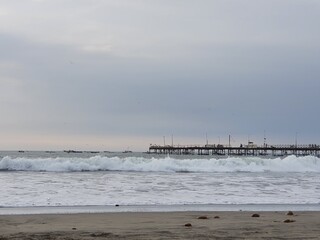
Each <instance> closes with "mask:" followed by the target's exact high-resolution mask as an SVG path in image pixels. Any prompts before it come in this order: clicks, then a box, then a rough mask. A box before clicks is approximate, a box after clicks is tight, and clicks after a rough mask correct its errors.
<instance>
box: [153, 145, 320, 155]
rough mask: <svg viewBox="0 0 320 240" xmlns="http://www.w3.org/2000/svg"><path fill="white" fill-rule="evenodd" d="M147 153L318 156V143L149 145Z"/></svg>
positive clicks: (319, 151) (319, 150)
mask: <svg viewBox="0 0 320 240" xmlns="http://www.w3.org/2000/svg"><path fill="white" fill-rule="evenodd" d="M149 153H153V154H176V155H229V156H261V155H270V156H288V155H296V156H307V155H313V156H317V157H320V145H316V144H309V145H297V146H296V145H264V146H248V145H245V146H240V147H234V146H225V145H220V144H217V145H203V146H201V145H185V146H181V145H173V146H172V145H165V146H160V145H150V147H149Z"/></svg>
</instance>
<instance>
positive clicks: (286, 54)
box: [0, 0, 320, 150]
mask: <svg viewBox="0 0 320 240" xmlns="http://www.w3.org/2000/svg"><path fill="white" fill-rule="evenodd" d="M28 4H30V5H28ZM2 5H3V8H2V9H4V10H3V11H2V12H0V20H1V18H2V19H3V20H7V21H6V22H9V24H8V25H9V27H6V26H5V24H0V51H1V56H0V83H1V85H2V91H1V90H0V93H1V97H0V105H1V109H2V113H3V115H2V118H1V120H0V130H1V131H2V132H4V133H6V134H7V135H8V136H9V135H10V134H13V133H15V134H19V133H23V134H28V135H30V137H31V136H32V134H34V135H37V134H44V133H45V134H48V137H50V135H52V134H58V135H61V136H73V135H82V136H83V137H84V138H85V137H86V136H89V135H90V136H91V137H92V136H97V137H99V138H100V137H105V138H106V139H107V138H108V137H109V136H119V138H121V137H122V140H121V141H122V142H123V143H120V142H119V148H120V144H124V145H126V137H127V138H128V136H130V137H135V136H136V137H142V138H143V137H145V139H146V140H145V141H146V145H145V146H146V147H147V145H148V143H149V142H148V141H149V139H156V138H159V139H161V136H163V135H170V134H175V135H177V136H181V138H184V137H185V138H186V139H192V138H194V139H195V141H198V140H199V138H201V137H203V136H204V134H205V133H206V132H207V133H208V134H209V135H210V136H212V138H214V139H217V136H221V135H227V134H229V133H233V134H235V135H236V136H237V138H238V139H239V141H240V139H241V141H243V139H245V138H246V137H247V135H248V134H249V135H251V136H252V137H253V138H254V137H256V139H258V138H260V137H261V135H262V134H263V131H264V130H266V131H267V132H268V134H269V135H270V136H271V137H273V139H274V140H275V141H280V140H290V139H291V138H292V135H294V134H295V132H299V135H300V136H301V141H305V142H310V141H311V142H312V141H317V142H319V140H320V139H319V138H318V135H319V132H318V130H317V119H318V118H319V113H318V111H317V107H318V106H317V105H318V102H319V100H320V98H319V94H318V93H317V90H318V89H319V87H320V86H319V85H320V82H319V77H320V70H319V69H320V66H319V63H320V61H319V60H320V59H319V58H320V57H319V56H320V54H319V53H320V44H319V42H320V41H319V40H320V39H319V38H320V30H319V28H318V26H317V22H319V20H320V19H319V18H320V17H319V15H318V12H319V8H320V5H319V3H318V2H317V1H308V2H305V1H281V2H278V1H268V2H261V1H241V2H239V1H231V2H225V1H203V3H202V4H199V3H197V4H195V3H194V2H193V1H183V2H182V1H153V2H152V3H151V2H149V1H136V2H135V3H133V2H132V1H121V3H119V1H95V2H91V1H90V2H88V1H84V0H83V1H77V2H75V1H61V2H60V1H57V2H55V4H53V3H52V2H51V1H32V3H31V2H30V1H26V3H25V7H26V10H25V11H22V8H20V7H19V5H18V4H17V2H15V1H8V2H5V3H2ZM62 9H64V10H62ZM58 10H59V11H58ZM60 10H61V11H60ZM15 13H16V14H15ZM19 14H21V15H19ZM1 22H3V21H1ZM33 26H34V27H33ZM159 136H160V137H159ZM142 142H143V141H142ZM130 144H131V143H130ZM139 144H141V141H140V143H139ZM13 147H14V146H13ZM15 147H16V148H19V146H15ZM48 148H50V146H49V145H48ZM136 148H137V149H142V150H143V146H141V145H139V146H136Z"/></svg>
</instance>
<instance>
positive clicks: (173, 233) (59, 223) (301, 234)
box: [0, 211, 320, 240]
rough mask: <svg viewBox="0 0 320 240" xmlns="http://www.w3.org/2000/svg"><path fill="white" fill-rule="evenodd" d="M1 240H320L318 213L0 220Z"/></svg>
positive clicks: (10, 217) (17, 217) (41, 216)
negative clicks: (254, 215)
mask: <svg viewBox="0 0 320 240" xmlns="http://www.w3.org/2000/svg"><path fill="white" fill-rule="evenodd" d="M254 213H258V214H259V215H260V217H252V214H254ZM200 216H205V217H207V219H198V217H200ZM215 216H219V218H215ZM205 217H204V218H205ZM286 219H289V220H293V221H292V222H289V223H285V222H284V220H286ZM187 223H190V224H191V225H192V226H189V227H188V226H185V224H187ZM4 239H320V212H294V215H293V216H288V215H286V212H241V211H240V212H152V213H146V212H143V213H139V212H135V213H92V214H90V213H84V214H39V215H2V216H0V240H4Z"/></svg>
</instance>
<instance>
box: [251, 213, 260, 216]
mask: <svg viewBox="0 0 320 240" xmlns="http://www.w3.org/2000/svg"><path fill="white" fill-rule="evenodd" d="M251 217H260V215H259V214H258V213H254V214H252V215H251Z"/></svg>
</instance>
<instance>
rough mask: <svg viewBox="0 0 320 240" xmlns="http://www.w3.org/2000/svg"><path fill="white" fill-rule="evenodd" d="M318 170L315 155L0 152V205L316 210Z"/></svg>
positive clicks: (319, 187)
mask: <svg viewBox="0 0 320 240" xmlns="http://www.w3.org/2000/svg"><path fill="white" fill-rule="evenodd" d="M319 175H320V159H319V158H317V157H314V156H305V157H296V156H287V157H284V158H272V157H244V156H237V157H231V156H229V157H223V158H221V157H217V156H194V155H193V156H191V155H189V156H175V155H171V156H165V155H151V154H146V153H110V152H99V153H96V152H79V153H66V152H0V186H1V187H0V189H1V194H0V209H2V210H3V209H15V208H20V209H32V208H44V207H45V208H46V209H48V208H50V209H51V211H54V209H72V208H73V209H81V208H82V207H86V208H88V207H89V208H90V207H91V209H94V208H97V207H98V208H99V207H105V209H109V210H110V209H111V208H114V207H115V206H116V205H117V206H118V205H119V206H120V207H124V208H122V209H130V206H131V207H132V206H134V207H135V209H137V208H139V209H140V210H143V209H150V207H153V208H156V209H163V206H167V209H172V210H177V209H179V208H180V207H181V206H189V207H191V209H192V207H197V209H201V206H224V207H225V206H245V205H253V206H257V205H259V206H285V205H298V206H300V208H301V209H302V210H305V209H308V207H310V206H313V209H314V208H316V209H320V178H319ZM139 206H140V207H139ZM142 206H143V207H142ZM52 209H53V210H52ZM107 211H108V210H107ZM0 212H1V210H0Z"/></svg>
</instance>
